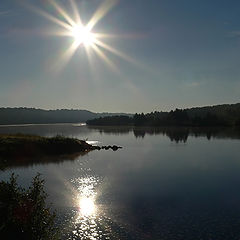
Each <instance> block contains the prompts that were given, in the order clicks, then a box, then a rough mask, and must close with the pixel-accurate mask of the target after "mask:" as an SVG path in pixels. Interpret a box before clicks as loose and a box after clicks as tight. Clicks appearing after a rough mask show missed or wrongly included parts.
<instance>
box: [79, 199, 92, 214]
mask: <svg viewBox="0 0 240 240" xmlns="http://www.w3.org/2000/svg"><path fill="white" fill-rule="evenodd" d="M79 209H80V212H81V214H82V215H83V216H91V215H94V214H95V213H96V206H95V203H94V198H93V197H82V198H81V199H80V201H79Z"/></svg>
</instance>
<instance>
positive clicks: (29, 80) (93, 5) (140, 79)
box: [0, 0, 240, 113]
mask: <svg viewBox="0 0 240 240" xmlns="http://www.w3.org/2000/svg"><path fill="white" fill-rule="evenodd" d="M111 1H113V2H114V3H115V4H114V6H113V7H112V8H111V9H109V11H108V12H106V15H105V16H104V17H102V18H101V19H100V21H99V22H97V24H96V25H95V26H94V27H93V29H92V31H93V32H95V33H96V32H97V33H104V34H109V37H108V38H104V39H102V42H104V44H105V45H107V46H111V49H117V54H115V53H116V52H113V51H109V50H108V49H106V48H104V47H102V46H98V49H100V51H101V52H103V53H104V54H105V56H106V57H107V62H106V61H105V60H104V59H103V58H101V57H100V56H99V54H97V53H96V52H95V51H94V49H93V48H92V47H91V46H90V47H89V49H88V50H89V52H90V58H89V56H88V55H87V53H86V49H85V47H84V46H83V45H80V46H79V47H78V48H77V49H76V51H75V52H74V55H73V56H72V58H71V59H69V61H68V62H66V61H64V58H63V56H64V53H65V52H66V50H67V49H68V48H69V46H71V44H72V43H73V41H74V38H73V37H71V36H57V35H54V34H53V33H55V32H56V31H57V30H58V31H59V30H61V29H63V28H62V27H60V26H59V25H57V24H56V23H54V22H52V21H50V20H49V19H47V18H45V17H44V16H42V15H41V14H40V10H41V11H44V12H45V13H48V14H49V15H51V16H54V17H56V18H58V19H60V20H61V21H65V22H66V19H64V17H63V16H62V15H61V14H60V13H59V12H57V11H56V9H55V8H54V5H53V4H52V3H51V0H31V1H28V2H27V1H24V0H1V3H0V107H22V106H24V107H35V108H43V109H60V108H68V109H87V110H91V111H94V112H129V113H135V112H151V111H166V110H167V111H168V110H171V109H175V108H188V107H194V106H205V105H215V104H223V103H237V102H240V65H239V64H240V1H238V0H211V1H209V0H118V1H115V0H107V3H105V1H103V0H75V2H76V6H77V9H78V12H79V13H80V15H81V19H82V22H83V23H84V24H87V23H88V21H89V20H90V19H91V17H92V15H93V14H94V13H95V11H96V10H97V9H98V8H99V7H100V6H102V4H105V5H108V4H110V5H111ZM55 2H56V3H57V4H58V5H60V6H61V7H62V9H65V10H66V12H67V13H68V15H69V16H70V17H71V18H72V19H74V16H75V15H74V11H73V10H72V8H71V6H72V5H71V2H70V0H55ZM30 4H31V5H30ZM112 5H113V4H112ZM36 9H38V10H36Z"/></svg>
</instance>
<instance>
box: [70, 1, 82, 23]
mask: <svg viewBox="0 0 240 240" xmlns="http://www.w3.org/2000/svg"><path fill="white" fill-rule="evenodd" d="M70 4H71V6H72V10H73V14H74V16H75V19H76V24H77V25H80V26H83V23H82V19H81V16H80V13H79V11H78V8H77V5H76V2H75V0H70Z"/></svg>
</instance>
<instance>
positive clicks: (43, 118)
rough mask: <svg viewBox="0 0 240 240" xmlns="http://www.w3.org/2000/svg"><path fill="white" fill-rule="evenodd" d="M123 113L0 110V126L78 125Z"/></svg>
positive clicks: (22, 109) (64, 110)
mask: <svg viewBox="0 0 240 240" xmlns="http://www.w3.org/2000/svg"><path fill="white" fill-rule="evenodd" d="M119 114H121V115H129V114H125V113H94V112H90V111H87V110H69V109H57V110H44V109H36V108H0V124H2V125H4V124H30V123H33V124H44V123H79V122H86V121H87V120H90V119H94V118H99V117H105V116H112V115H119Z"/></svg>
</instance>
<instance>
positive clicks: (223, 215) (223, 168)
mask: <svg viewBox="0 0 240 240" xmlns="http://www.w3.org/2000/svg"><path fill="white" fill-rule="evenodd" d="M20 132H21V133H30V134H39V135H43V136H54V135H56V134H62V135H65V136H70V137H77V138H80V139H85V140H88V141H94V142H92V143H94V144H98V145H109V144H110V145H113V144H116V145H120V146H123V149H120V150H118V151H116V152H114V151H112V150H109V151H106V150H101V151H93V152H90V153H88V154H86V155H84V156H71V157H66V158H63V159H59V161H56V160H55V161H53V162H51V161H45V162H44V163H41V164H27V163H22V164H19V165H18V166H17V165H14V166H12V167H11V168H10V169H7V170H6V171H4V172H0V178H1V179H8V178H9V175H10V173H11V172H15V173H17V174H18V175H19V182H20V183H21V185H22V186H25V187H27V186H28V184H29V182H30V181H31V179H32V177H33V176H35V175H36V173H37V172H39V173H41V174H42V175H43V178H44V179H45V180H46V191H47V192H48V194H49V202H52V203H53V206H54V207H55V208H56V209H57V211H58V220H59V224H61V226H62V229H63V234H64V235H63V239H130V240H131V239H159V240H162V239H163V240H165V239H166V240H173V239H178V240H188V239H189V240H195V239H199V240H200V239H202V240H210V239H212V240H228V239H229V240H235V239H236V240H239V239H240V150H239V149H240V131H239V129H238V130H237V129H204V130H197V129H195V130H190V129H172V128H168V129H152V128H148V129H143V128H137V129H134V130H133V129H131V128H125V127H122V128H94V127H91V128H88V127H87V126H81V125H74V124H58V125H28V126H11V127H0V133H20Z"/></svg>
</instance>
